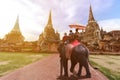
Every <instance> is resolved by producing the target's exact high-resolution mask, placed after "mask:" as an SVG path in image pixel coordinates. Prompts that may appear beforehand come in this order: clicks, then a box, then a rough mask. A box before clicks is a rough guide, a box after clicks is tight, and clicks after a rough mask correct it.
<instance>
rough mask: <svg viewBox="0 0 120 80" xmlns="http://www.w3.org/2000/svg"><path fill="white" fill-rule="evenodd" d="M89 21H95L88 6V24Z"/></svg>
mask: <svg viewBox="0 0 120 80" xmlns="http://www.w3.org/2000/svg"><path fill="white" fill-rule="evenodd" d="M91 21H95V19H94V16H93V12H92V7H91V5H90V10H89V19H88V22H91Z"/></svg>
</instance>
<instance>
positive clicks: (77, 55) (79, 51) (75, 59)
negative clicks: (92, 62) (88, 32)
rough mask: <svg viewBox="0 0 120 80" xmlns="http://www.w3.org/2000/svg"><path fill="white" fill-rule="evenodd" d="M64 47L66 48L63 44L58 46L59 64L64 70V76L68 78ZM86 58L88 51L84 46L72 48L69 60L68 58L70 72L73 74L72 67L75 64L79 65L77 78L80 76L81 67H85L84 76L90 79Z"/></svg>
mask: <svg viewBox="0 0 120 80" xmlns="http://www.w3.org/2000/svg"><path fill="white" fill-rule="evenodd" d="M65 46H66V45H65V44H60V45H59V47H58V52H59V53H60V58H61V64H62V66H63V68H64V75H65V76H68V59H67V58H66V56H65V52H66V51H65V50H66V49H65ZM88 57H89V50H88V48H87V47H86V46H85V45H83V44H79V45H77V46H75V47H73V49H72V54H71V58H70V60H71V67H70V72H72V73H74V67H75V65H76V64H77V63H79V70H78V73H77V76H81V71H82V67H85V70H86V75H85V76H86V77H91V73H90V70H89V65H88V64H89V62H88V61H89V60H88ZM61 69H62V68H61ZM61 74H62V73H61Z"/></svg>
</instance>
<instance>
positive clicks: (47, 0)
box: [0, 0, 120, 41]
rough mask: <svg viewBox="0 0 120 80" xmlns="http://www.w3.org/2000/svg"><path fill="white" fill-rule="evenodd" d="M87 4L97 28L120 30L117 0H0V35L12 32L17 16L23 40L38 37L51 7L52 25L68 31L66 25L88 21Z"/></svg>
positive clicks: (61, 31)
mask: <svg viewBox="0 0 120 80" xmlns="http://www.w3.org/2000/svg"><path fill="white" fill-rule="evenodd" d="M90 4H91V6H92V10H93V15H94V18H95V20H96V21H97V22H98V24H99V26H100V27H102V28H103V29H104V30H106V31H111V30H120V10H119V9H120V5H119V4H120V0H91V1H90V0H0V38H3V37H4V35H5V34H7V33H9V32H10V31H11V29H12V28H13V27H14V24H15V21H16V18H17V16H18V15H19V24H20V30H21V32H22V34H23V36H24V37H25V40H27V41H34V40H37V39H38V37H39V35H40V33H41V32H42V31H43V30H44V27H45V26H46V24H47V21H48V16H49V12H50V10H51V11H52V20H53V27H54V28H55V30H57V31H58V32H60V34H61V35H63V33H64V32H68V31H69V30H70V28H69V26H68V25H69V24H76V23H78V24H83V25H86V24H87V20H88V15H89V7H90Z"/></svg>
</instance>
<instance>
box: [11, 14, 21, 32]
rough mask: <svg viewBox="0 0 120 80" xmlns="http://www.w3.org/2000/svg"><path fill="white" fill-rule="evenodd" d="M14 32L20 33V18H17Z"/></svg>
mask: <svg viewBox="0 0 120 80" xmlns="http://www.w3.org/2000/svg"><path fill="white" fill-rule="evenodd" d="M12 31H17V32H20V28H19V16H17V19H16V23H15V25H14V27H13V29H12Z"/></svg>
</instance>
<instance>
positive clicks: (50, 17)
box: [48, 10, 52, 25]
mask: <svg viewBox="0 0 120 80" xmlns="http://www.w3.org/2000/svg"><path fill="white" fill-rule="evenodd" d="M51 24H52V15H51V10H50V13H49V19H48V25H51Z"/></svg>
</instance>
